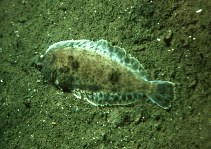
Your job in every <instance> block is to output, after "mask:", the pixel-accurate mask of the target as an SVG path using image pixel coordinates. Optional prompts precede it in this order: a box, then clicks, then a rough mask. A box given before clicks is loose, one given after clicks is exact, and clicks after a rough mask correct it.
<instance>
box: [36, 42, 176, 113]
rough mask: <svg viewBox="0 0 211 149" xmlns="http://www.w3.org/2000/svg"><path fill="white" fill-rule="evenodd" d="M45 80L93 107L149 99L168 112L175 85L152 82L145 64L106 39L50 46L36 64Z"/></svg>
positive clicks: (164, 82)
mask: <svg viewBox="0 0 211 149" xmlns="http://www.w3.org/2000/svg"><path fill="white" fill-rule="evenodd" d="M36 64H37V66H39V68H40V70H41V72H42V73H43V75H44V79H45V80H48V81H49V82H53V84H54V85H55V86H57V87H58V88H60V89H62V90H63V91H66V92H72V93H73V95H74V96H75V97H77V98H80V99H86V100H87V101H88V102H89V103H91V104H93V105H100V106H106V105H128V104H131V103H134V102H136V101H139V100H141V99H143V97H144V96H147V97H148V98H149V99H150V100H151V101H152V102H153V103H155V104H157V105H158V106H160V107H162V108H164V109H168V108H169V107H170V106H171V101H172V100H173V99H174V96H175V93H174V83H172V82H169V81H160V80H155V81H150V80H149V79H148V78H147V73H146V71H145V70H144V68H143V66H142V64H140V62H139V61H138V60H137V59H136V58H135V57H133V56H131V55H130V54H127V53H126V51H125V49H123V48H120V47H117V46H112V45H111V44H110V43H109V42H107V41H106V40H98V41H90V40H66V41H60V42H57V43H55V44H53V45H51V46H50V47H49V48H48V49H47V50H46V51H45V53H44V54H43V55H41V56H39V58H38V61H37V63H36Z"/></svg>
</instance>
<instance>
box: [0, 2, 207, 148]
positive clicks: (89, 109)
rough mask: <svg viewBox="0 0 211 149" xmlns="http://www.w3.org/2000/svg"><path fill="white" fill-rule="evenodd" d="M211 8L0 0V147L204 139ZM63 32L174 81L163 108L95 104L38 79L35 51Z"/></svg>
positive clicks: (183, 143) (171, 144)
mask: <svg viewBox="0 0 211 149" xmlns="http://www.w3.org/2000/svg"><path fill="white" fill-rule="evenodd" d="M210 12H211V1H209V0H197V1H174V0H169V1H150V0H133V1H132V0H131V1H128V0H123V1H122V0H105V1H102V0H86V1H85V0H64V1H58V0H52V1H49V0H45V1H43V0H42V1H41V0H40V1H39V0H37V1H32V0H10V1H9V0H0V20H1V21H0V106H1V107H0V148H2V149H3V148H7V149H19V148H20V149H29V148H31V149H36V148H40V149H43V148H46V149H48V148H49V149H52V148H62V149H72V148H73V149H77V148H79V149H81V148H85V149H88V148H97V149H98V148H101V149H107V148H108V149H112V148H125V149H148V148H149V149H153V148H156V149H157V148H166V149H169V148H171V149H174V148H180V149H190V148H191V149H208V148H211V143H210V142H211V135H210V134H211V114H210V113H211V81H210V79H211V78H210V75H211V42H210V41H211V15H210ZM68 39H75V40H79V39H89V40H99V39H105V40H108V41H109V42H111V43H112V45H116V46H119V47H122V48H125V49H126V50H127V52H128V53H130V54H131V55H133V56H135V57H137V59H138V60H139V61H140V62H141V63H142V64H143V66H144V67H145V69H146V71H147V73H148V74H149V77H150V78H151V80H165V81H170V82H174V83H175V86H176V99H174V100H173V101H172V103H171V108H170V109H168V110H164V109H162V108H160V107H158V106H156V105H155V104H152V103H151V102H150V101H149V100H148V99H147V98H144V99H143V100H141V101H139V102H137V103H135V104H133V105H129V106H113V107H95V106H93V105H90V104H88V103H87V102H86V101H84V100H79V99H76V98H74V96H73V94H72V93H69V92H65V93H63V92H62V91H60V90H59V89H58V88H56V87H54V86H53V85H52V84H50V83H48V82H46V81H44V80H43V77H42V75H41V73H40V72H39V71H38V70H37V69H36V68H35V67H34V61H35V57H36V56H37V55H40V54H41V53H43V52H44V51H45V50H46V49H47V48H48V47H49V46H50V45H51V44H53V43H55V42H58V41H61V40H68Z"/></svg>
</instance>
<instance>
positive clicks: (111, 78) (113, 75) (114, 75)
mask: <svg viewBox="0 0 211 149" xmlns="http://www.w3.org/2000/svg"><path fill="white" fill-rule="evenodd" d="M120 75H121V73H119V72H118V71H112V73H111V74H110V75H109V76H108V80H109V81H110V82H112V83H117V82H118V81H119V79H120Z"/></svg>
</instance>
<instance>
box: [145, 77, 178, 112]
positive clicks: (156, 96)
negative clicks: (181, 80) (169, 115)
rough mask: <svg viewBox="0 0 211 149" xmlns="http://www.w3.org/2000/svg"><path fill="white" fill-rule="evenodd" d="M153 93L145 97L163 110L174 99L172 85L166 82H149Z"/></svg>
mask: <svg viewBox="0 0 211 149" xmlns="http://www.w3.org/2000/svg"><path fill="white" fill-rule="evenodd" d="M150 82H151V83H152V86H153V91H152V92H151V93H150V94H149V95H147V97H148V98H149V99H150V100H151V101H152V102H154V103H156V104H157V105H158V106H160V107H162V108H163V109H168V108H169V107H170V106H171V103H170V102H171V101H172V100H173V99H174V97H175V93H174V83H172V82H168V81H150Z"/></svg>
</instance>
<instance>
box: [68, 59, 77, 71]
mask: <svg viewBox="0 0 211 149" xmlns="http://www.w3.org/2000/svg"><path fill="white" fill-rule="evenodd" d="M68 60H69V64H70V66H71V68H72V69H73V70H76V71H77V70H78V68H79V62H78V61H77V60H75V59H74V57H73V56H69V57H68Z"/></svg>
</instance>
